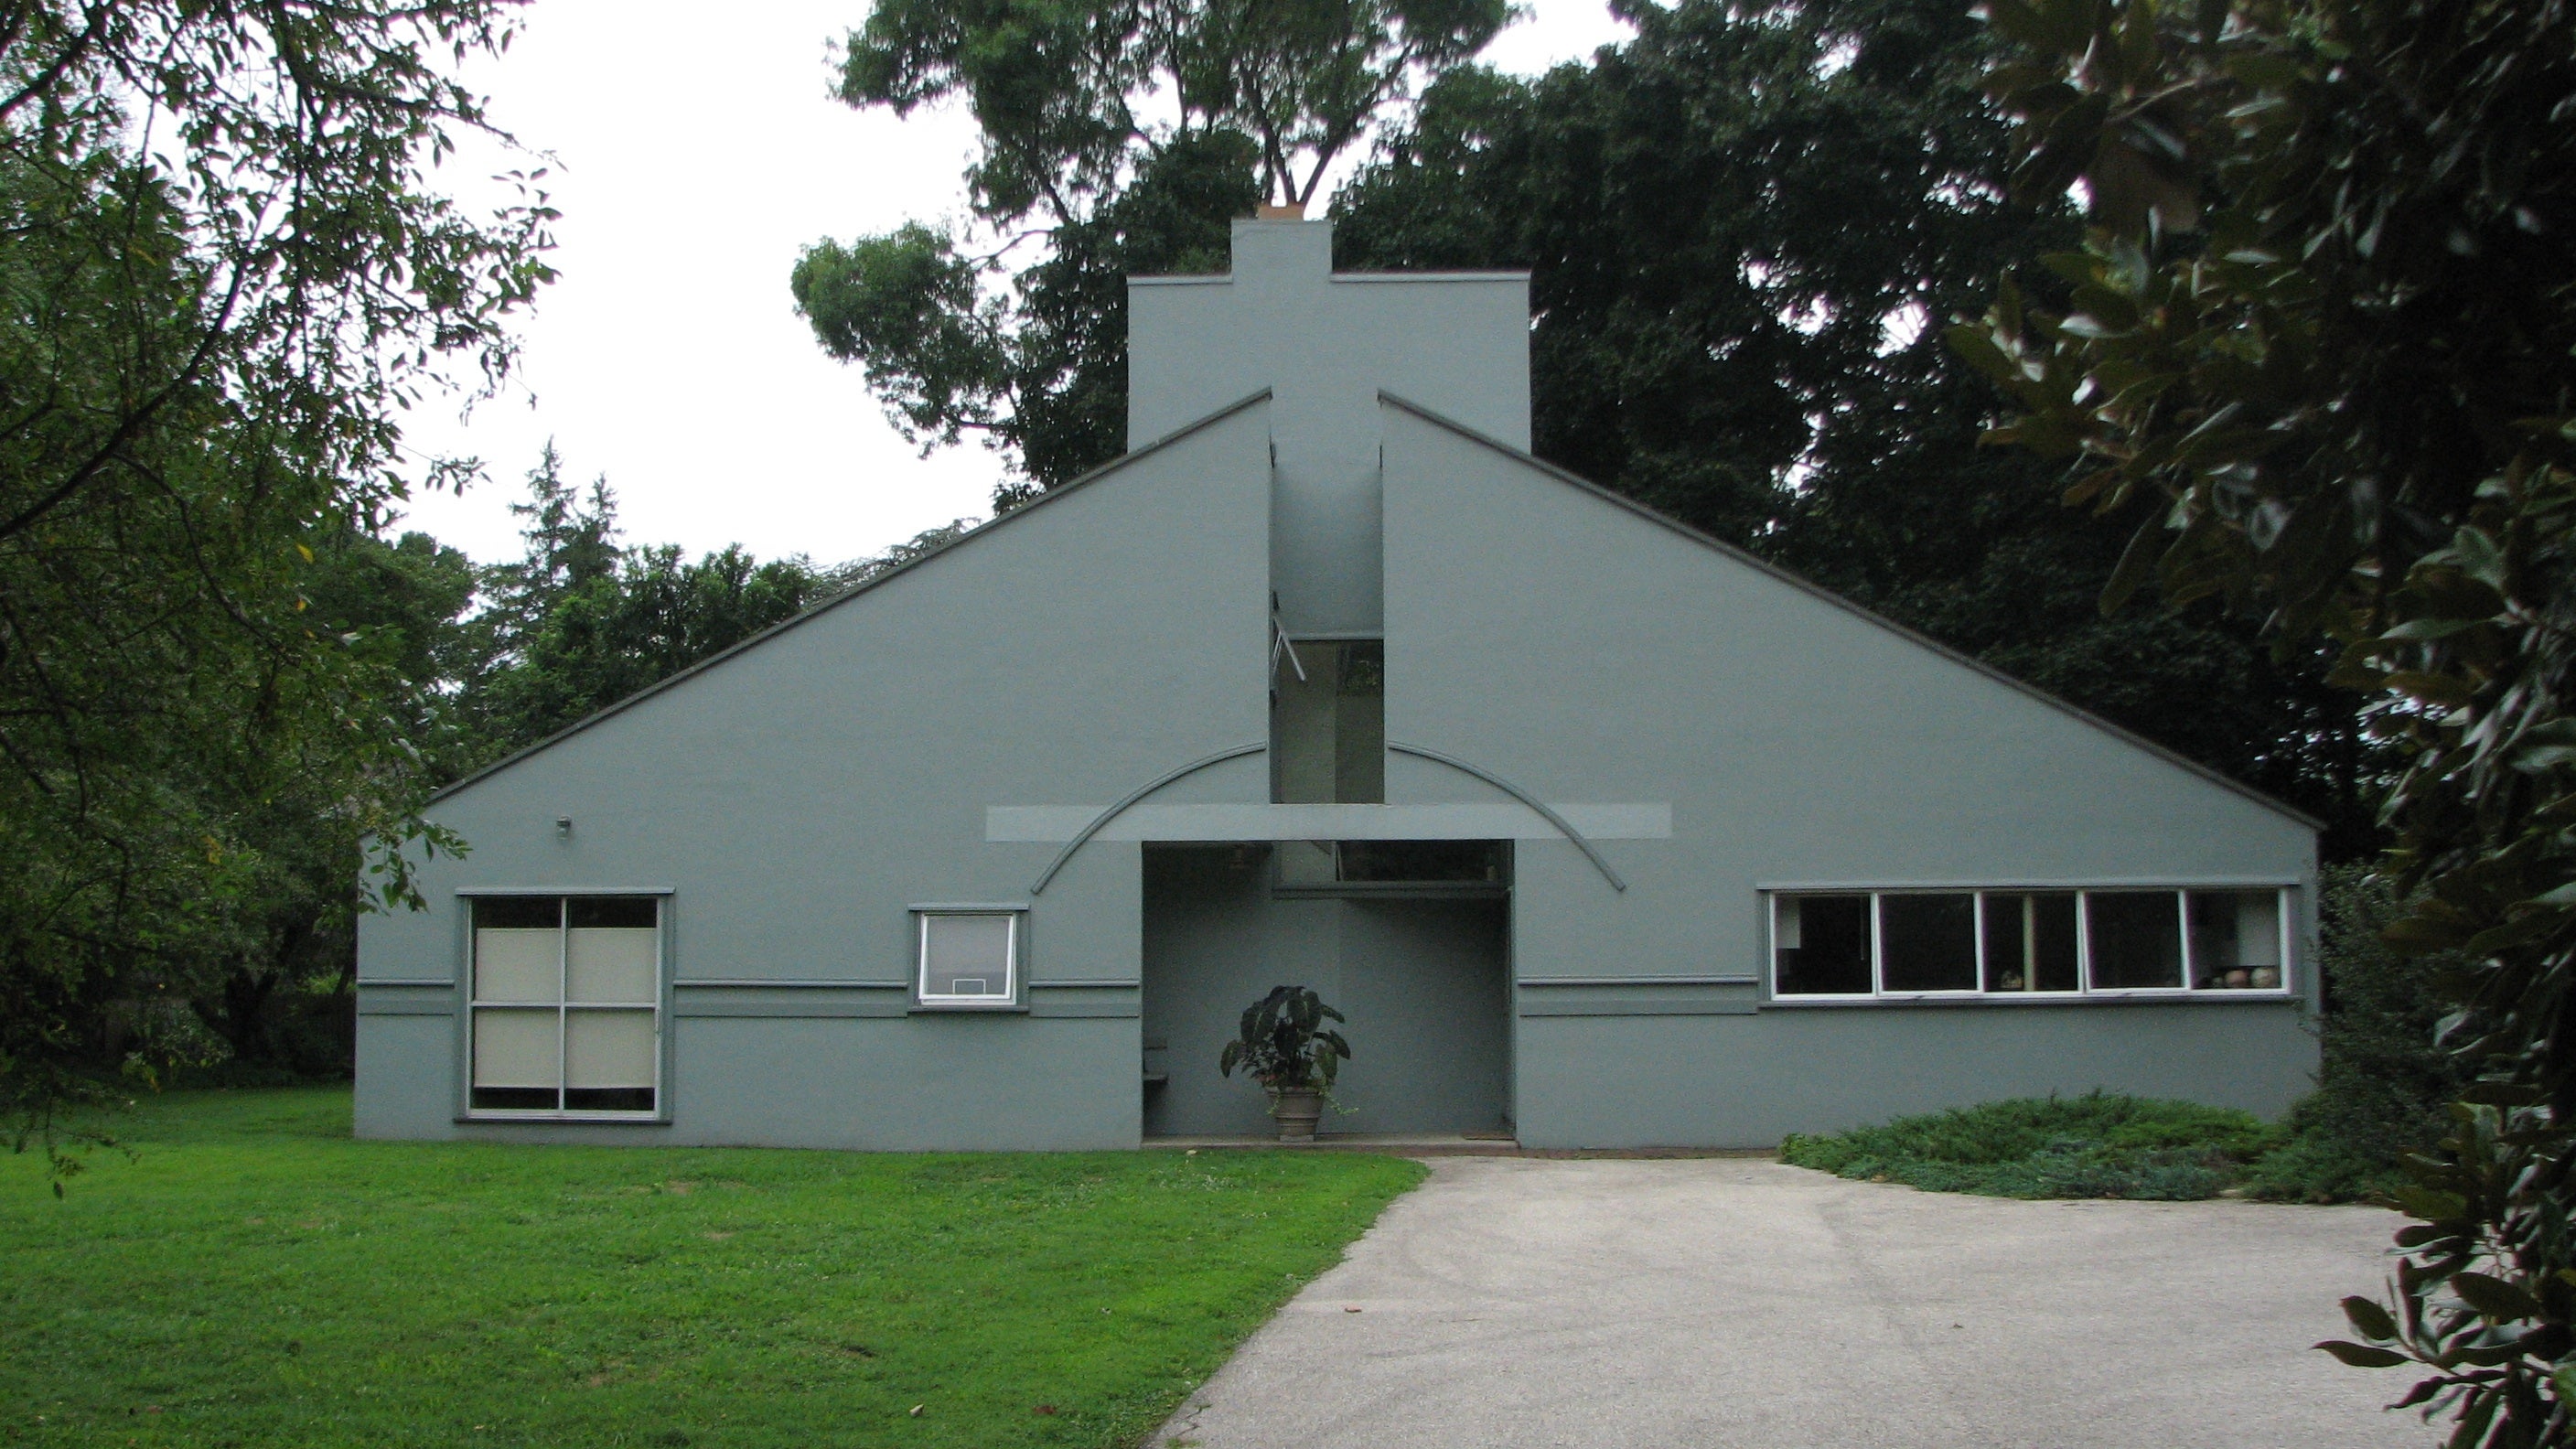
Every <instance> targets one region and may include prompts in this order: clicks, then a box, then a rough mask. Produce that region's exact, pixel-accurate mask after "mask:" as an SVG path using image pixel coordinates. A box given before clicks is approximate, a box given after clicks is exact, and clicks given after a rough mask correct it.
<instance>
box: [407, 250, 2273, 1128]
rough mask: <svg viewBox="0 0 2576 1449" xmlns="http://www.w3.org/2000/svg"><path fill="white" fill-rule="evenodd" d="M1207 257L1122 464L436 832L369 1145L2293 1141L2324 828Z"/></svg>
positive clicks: (1313, 304) (1459, 378) (1466, 340)
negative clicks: (1555, 454) (1920, 1121)
mask: <svg viewBox="0 0 2576 1449" xmlns="http://www.w3.org/2000/svg"><path fill="white" fill-rule="evenodd" d="M1330 243H1331V232H1330V227H1329V225H1328V224H1326V223H1321V222H1285V221H1247V222H1243V223H1240V224H1238V226H1237V228H1236V230H1235V233H1234V263H1233V267H1234V269H1233V271H1232V272H1231V274H1229V275H1226V276H1212V277H1170V278H1139V279H1137V280H1136V281H1135V282H1134V283H1133V284H1132V286H1131V290H1130V292H1129V302H1130V316H1131V319H1132V321H1131V327H1132V335H1131V342H1132V361H1131V374H1130V402H1129V413H1128V436H1129V439H1130V445H1131V451H1129V452H1128V453H1127V455H1126V456H1124V457H1123V458H1121V459H1119V460H1118V461H1117V462H1115V463H1112V464H1110V465H1109V466H1107V467H1105V468H1102V469H1100V470H1099V471H1098V472H1096V473H1094V474H1092V475H1091V476H1090V477H1088V478H1085V479H1083V480H1081V481H1079V482H1076V483H1074V484H1071V485H1068V486H1066V487H1062V488H1058V489H1056V490H1055V491H1053V492H1051V493H1049V494H1047V495H1046V496H1045V497H1043V498H1041V499H1039V500H1038V501H1036V502H1034V503H1032V504H1030V505H1029V506H1027V507H1024V508H1022V509H1020V510H1018V511H1016V512H1014V513H1011V514H1009V515H1007V516H1005V517H1003V518H1000V519H998V520H996V521H995V522H993V523H991V524H988V525H986V526H985V527H983V528H980V529H978V530H976V531H975V532H973V533H971V534H969V535H967V536H966V537H965V538H963V539H962V540H960V541H958V542H957V543H956V544H954V545H952V546H950V547H948V548H946V549H944V550H942V551H940V552H938V553H935V554H932V555H930V556H929V557H926V558H924V559H921V560H919V561H917V562H915V563H913V564H911V565H910V566H908V567H905V568H903V569H900V570H897V571H895V572H893V573H891V574H889V575H887V576H885V577H882V578H880V579H878V580H877V581H875V582H874V583H872V584H870V585H868V586H867V587H865V588H863V589H860V590H858V591H857V592H855V593H853V594H850V595H847V596H845V597H842V598H840V599H837V600H835V601H833V602H830V603H828V604H825V605H823V606H821V607H819V608H817V609H815V610H813V611H811V612H810V613H807V614H805V615H803V616H801V617H799V618H797V619H795V620H793V621H791V622H789V623H788V624H786V625H783V626H781V627H780V628H778V629H776V630H773V631H771V632H770V633H768V634H766V635H763V636H762V637H760V638H758V639H756V640H753V641H752V642H750V643H748V644H745V645H744V646H742V647H741V648H738V649H736V650H734V651H732V652H731V653H728V654H725V655H722V656H720V657H718V658H716V659H714V660H711V661H709V662H707V663H706V664H704V665H702V666H700V667H698V668H696V669H694V670H691V671H689V672H688V673H686V674H683V675H681V676H679V677H677V678H675V679H672V680H670V681H668V682H666V683H664V684H663V685H661V686H659V687H657V688H655V689H652V690H649V691H647V692H645V693H643V694H641V695H638V696H636V697H635V698H633V699H630V700H628V701H626V702H625V703H623V704H621V705H618V706H617V707H615V708H612V709H609V710H606V711H604V712H602V713H601V714H599V715H597V716H595V717H593V718H592V719H590V720H587V721H585V722H584V723H582V724H581V725H579V726H577V727H575V728H574V729H572V730H569V731H567V732H565V733H564V734H562V735H560V736H558V737H556V738H554V739H552V740H549V741H547V742H545V743H543V744H541V745H538V746H537V747H535V748H533V749H530V750H528V751H526V752H525V753H523V754H520V755H518V756H516V757H515V758H512V759H510V760H508V761H505V762H503V763H502V764H500V765H498V766H496V767H494V768H493V769H491V770H489V771H486V772H485V773H483V774H481V775H479V776H476V777H474V778H472V779H469V780H467V781H464V782H463V783H461V784H459V785H457V786H456V787H454V788H453V789H451V790H449V791H448V792H446V794H444V795H443V796H442V797H440V798H439V800H438V801H437V802H436V803H435V805H434V806H433V808H432V812H431V813H432V816H433V818H435V819H436V820H438V821H439V822H440V823H442V824H444V825H447V826H450V827H452V828H454V829H455V830H457V831H459V832H460V833H462V834H463V835H464V837H465V838H466V839H467V840H468V841H470V842H471V844H472V847H473V849H472V853H471V854H470V855H468V856H467V857H466V858H464V859H463V860H461V861H459V860H448V859H444V858H442V859H440V860H437V861H435V862H432V863H429V864H428V865H427V866H426V867H425V868H424V869H423V871H422V874H421V884H422V887H423V889H424V890H425V891H426V893H427V895H428V898H429V900H430V902H431V905H430V909H428V910H426V911H421V912H411V913H404V914H396V915H390V916H375V917H370V918H368V919H367V920H366V922H365V923H364V926H363V928H362V931H361V936H360V947H359V983H360V984H359V1002H360V1004H359V1013H360V1014H359V1027H358V1080H357V1124H358V1130H359V1132H361V1133H362V1134H365V1135H368V1136H378V1137H464V1136H472V1137H503V1138H524V1139H529V1140H548V1141H595V1142H683V1143H774V1144H790V1145H807V1146H831V1147H859V1148H1117V1147H1133V1146H1136V1145H1137V1144H1138V1143H1139V1141H1140V1140H1143V1139H1146V1138H1150V1137H1153V1136H1157V1135H1171V1134H1202V1133H1234V1132H1260V1131H1264V1130H1266V1129H1267V1127H1268V1125H1269V1124H1268V1120H1267V1118H1266V1117H1265V1116H1264V1114H1263V1105H1264V1104H1263V1099H1262V1097H1261V1094H1260V1092H1259V1090H1258V1089H1257V1088H1255V1087H1253V1086H1251V1085H1250V1084H1248V1083H1246V1082H1245V1081H1243V1080H1242V1079H1241V1078H1240V1077H1237V1078H1235V1079H1233V1080H1227V1079H1225V1078H1222V1077H1220V1076H1219V1075H1218V1074H1217V1069H1216V1062H1217V1056H1218V1051H1219V1048H1220V1046H1221V1045H1222V1043H1223V1042H1224V1041H1225V1040H1226V1038H1227V1037H1228V1036H1229V1035H1230V1034H1231V1033H1232V1031H1233V1029H1234V1022H1235V1018H1236V1017H1237V1015H1238V1014H1239V1013H1240V1012H1241V1010H1242V1009H1243V1008H1244V1006H1246V1005H1247V1004H1249V1003H1250V1002H1251V1001H1253V1000H1255V999H1256V998H1258V997H1259V996H1260V995H1261V994H1263V993H1264V992H1265V991H1267V990H1268V989H1269V988H1270V987H1271V986H1272V985H1274V984H1278V983H1281V982H1295V983H1304V984H1308V985H1312V986H1313V987H1315V988H1316V989H1317V990H1319V991H1320V992H1322V993H1323V995H1324V996H1325V998H1326V999H1327V1000H1328V1001H1331V1002H1332V1003H1334V1004H1335V1005H1337V1006H1339V1007H1340V1008H1341V1009H1342V1010H1343V1011H1344V1012H1345V1013H1347V1015H1348V1016H1349V1028H1348V1035H1349V1037H1350V1040H1351V1043H1352V1047H1353V1050H1354V1059H1353V1060H1352V1061H1351V1063H1350V1064H1349V1065H1348V1067H1347V1068H1346V1069H1345V1071H1344V1074H1343V1077H1342V1090H1341V1094H1340V1095H1341V1100H1342V1103H1343V1105H1344V1106H1345V1107H1346V1108H1347V1109H1348V1115H1346V1116H1340V1117H1336V1118H1331V1119H1328V1122H1327V1127H1328V1129H1339V1130H1343V1131H1350V1132H1415V1133H1491V1132H1502V1131H1508V1132H1511V1133H1514V1134H1516V1135H1517V1136H1518V1138H1519V1140H1520V1141H1521V1142H1522V1143H1524V1144H1526V1145H1529V1146H1533V1147H1617V1146H1649V1145H1680V1146H1688V1145H1703V1146H1742V1145H1762V1144H1769V1143H1772V1142H1776V1141H1777V1140H1778V1139H1779V1138H1780V1136H1781V1134H1782V1133H1784V1132H1789V1131H1801V1130H1818V1129H1829V1128H1834V1127H1838V1126H1843V1125H1848V1124H1851V1123H1854V1122H1858V1121H1862V1120H1866V1119H1873V1118H1881V1117H1885V1116H1887V1115H1889V1114H1893V1113H1900V1112H1908V1111H1916V1110H1922V1109H1928V1108H1932V1107H1937V1106H1942V1105H1948V1104H1958V1103H1966V1102H1972V1101H1978V1100H1984V1099H1988V1098H1994V1097H2003V1096H2012V1095H2020V1094H2033V1093H2045V1092H2050V1091H2057V1092H2081V1091H2085V1090H2087V1089H2090V1088H2093V1087H2096V1086H2103V1087H2110V1088H2114V1089H2120V1090H2127V1091H2134V1092H2142V1093H2152V1094H2156V1095H2160V1096H2175V1097H2188V1098H2196V1099H2199V1100H2202V1101H2208V1102H2215V1103H2225V1104H2233V1105H2237V1106H2243V1107H2247V1108H2251V1109H2253V1110H2255V1111H2258V1112H2263V1113H2273V1112H2277V1111H2279V1110H2280V1109H2281V1108H2283V1107H2284V1106H2286V1105H2287V1104H2288V1102H2289V1101H2290V1100H2291V1098H2292V1097H2294V1096H2295V1095H2297V1094H2298V1093H2299V1092H2301V1091H2303V1090H2304V1089H2305V1088H2306V1086H2307V1084H2308V1074H2309V1072H2310V1071H2311V1070H2312V1069H2313V1067H2314V1065H2315V1046H2314V1043H2313V1041H2312V1039H2311V1038H2310V1037H2309V1036H2308V1035H2307V1034H2306V1033H2305V1032H2304V1031H2303V1030H2302V1029H2301V1022H2302V1018H2303V1015H2304V1012H2305V1010H2306V1009H2308V1008H2310V1007H2312V1006H2313V1005H2314V1003H2315V1001H2316V996H2317V981H2316V975H2315V972H2314V970H2313V968H2312V966H2311V964H2310V952H2309V948H2308V943H2309V942H2310V940H2311V937H2312V935H2313V930H2312V925H2311V918H2312V913H2313V903H2314V900H2315V888H2316V822H2315V821H2313V820H2310V819H2307V818H2305V817H2302V816H2301V815H2299V814H2297V813H2296V812H2294V811H2291V810H2289V809H2287V808H2285V807H2283V806H2281V805H2279V804H2277V803H2274V802H2273V801H2270V800H2268V799H2265V798H2264V797H2262V796H2260V795H2257V794H2255V793H2253V792H2251V791H2249V790H2247V789H2245V788H2243V787H2241V786H2239V785H2237V784H2235V783H2232V782H2230V781H2228V780H2226V779H2223V778H2221V777H2219V776H2217V775H2214V774H2211V773H2210V772H2208V771H2206V770H2203V769H2200V768H2198V767H2196V766H2194V765H2192V764H2190V763H2188V762H2186V761H2184V760H2182V759H2180V758H2177V757H2176V756H2174V755H2172V754H2170V753H2168V752H2166V751H2164V750H2161V749H2158V748H2156V747H2155V746H2153V745H2150V744H2147V743H2146V742H2144V741H2142V740H2139V739H2137V738H2135V737H2134V736H2131V735H2128V734H2125V733H2123V732H2121V731H2120V730H2118V729H2115V728H2113V727H2111V726H2109V725H2107V724H2105V723H2103V722H2102V721H2100V720H2097V719H2094V718H2091V717H2089V716H2087V715H2085V714H2083V713H2082V712H2080V711H2078V710H2075V709H2073V708H2070V707H2069V706H2067V705H2065V704H2062V703H2060V702H2058V701H2056V700H2053V699H2051V698H2048V697H2047V696H2045V695H2043V694H2040V693H2038V692H2036V691H2034V690H2032V689H2029V688H2027V687H2025V686H2023V685H2020V684H2017V683H2015V682H2014V681H2012V680H2010V679H2007V678H2005V677H2003V676H2001V675H1999V674H1997V673H1995V672H1994V671H1992V670H1990V669H1987V668H1984V667H1983V666H1981V665H1978V664H1976V663H1974V662H1972V661H1970V660H1968V659H1965V658H1963V657H1961V656H1959V655H1957V654H1955V653H1952V652H1950V651H1949V650H1946V649H1944V648H1942V647H1940V646H1938V645H1935V644H1933V643H1931V642H1929V641H1927V640H1924V639H1922V638H1919V637H1917V636H1915V635H1913V634H1910V633H1908V632H1906V631H1905V630H1902V629H1899V628H1897V627H1894V626H1893V625H1890V624H1888V623H1886V622H1885V621H1883V620H1880V619H1877V618H1875V617H1873V616H1871V615H1870V614H1868V613H1866V612H1864V611H1862V610H1861V609H1859V608H1856V607H1854V606H1852V605H1851V604H1848V603H1846V602H1844V601H1842V600H1840V599H1837V598H1835V597H1833V596H1832V595H1830V594H1827V593H1824V592H1822V591H1820V590H1818V589H1816V588H1814V587H1812V586H1810V585H1808V584H1806V583H1804V582H1802V581H1800V580H1798V579H1796V578H1793V577H1790V576H1788V575H1786V574H1783V573H1781V572H1780V571H1778V570H1776V569H1774V568H1771V567H1769V566H1767V565H1765V564H1763V563H1761V562H1759V561H1757V560H1755V559H1753V558H1751V557H1749V556H1747V555H1745V554H1743V553H1741V552H1739V551H1737V550H1734V549H1731V548H1728V547H1726V546H1724V545H1722V544H1718V543H1715V542H1713V541H1711V540H1709V539H1706V538H1703V537H1700V536H1698V535H1696V534H1694V533H1692V532H1691V531H1689V530H1688V529H1685V528H1682V527H1679V526H1677V525H1675V524H1673V523H1670V522H1668V521H1665V520H1663V519H1661V518H1658V517H1656V516H1655V515H1654V514H1652V513H1649V512H1647V511H1645V510H1643V509H1640V508H1638V507H1636V506H1635V505H1633V504H1630V503H1627V502H1624V501H1622V500H1621V499H1619V498H1617V497H1615V496H1613V495H1611V494H1609V493H1606V492H1604V491H1602V490H1601V489H1599V488H1596V487H1594V486H1592V485H1591V484H1588V483H1586V482H1584V481H1582V480H1581V479H1578V478H1574V477H1571V476H1569V475H1567V474H1565V473H1563V472H1561V471H1559V470H1558V469H1556V468H1553V467H1551V466H1549V465H1548V464H1546V463H1543V462H1540V461H1539V460H1537V459H1535V458H1533V457H1531V456H1530V455H1529V454H1528V452H1527V451H1526V449H1527V447H1528V441H1529V365H1528V335H1529V333H1528V326H1529V323H1528V319H1529V306H1528V287H1527V279H1526V278H1525V277H1523V276H1520V275H1516V274H1514V275H1504V274H1474V275H1399V276H1377V275H1371V276H1349V275H1344V276H1336V275H1333V274H1332V271H1331V264H1330V256H1331V244H1330Z"/></svg>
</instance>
